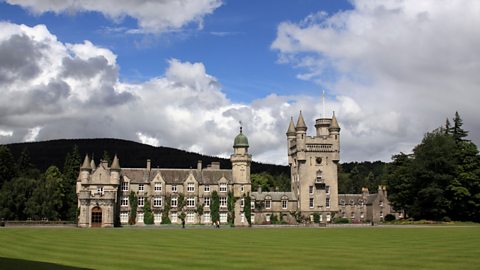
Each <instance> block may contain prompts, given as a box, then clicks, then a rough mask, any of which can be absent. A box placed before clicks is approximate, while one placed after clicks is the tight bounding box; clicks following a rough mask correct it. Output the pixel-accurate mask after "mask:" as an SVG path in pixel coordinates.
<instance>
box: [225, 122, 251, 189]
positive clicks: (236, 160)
mask: <svg viewBox="0 0 480 270" xmlns="http://www.w3.org/2000/svg"><path fill="white" fill-rule="evenodd" d="M248 147H249V145H248V138H247V136H245V135H244V134H243V131H242V127H240V133H239V134H238V135H237V136H236V137H235V140H234V141H233V155H231V157H230V161H231V162H232V174H233V180H234V182H235V183H244V184H247V183H250V163H251V162H252V157H251V155H249V154H248Z"/></svg>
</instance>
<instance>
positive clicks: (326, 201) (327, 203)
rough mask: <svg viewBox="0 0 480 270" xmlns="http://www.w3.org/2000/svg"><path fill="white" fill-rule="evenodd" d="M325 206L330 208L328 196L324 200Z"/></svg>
mask: <svg viewBox="0 0 480 270" xmlns="http://www.w3.org/2000/svg"><path fill="white" fill-rule="evenodd" d="M325 207H327V208H330V198H328V197H327V199H326V200H325Z"/></svg>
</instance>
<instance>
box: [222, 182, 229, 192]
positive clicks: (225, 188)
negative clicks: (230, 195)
mask: <svg viewBox="0 0 480 270" xmlns="http://www.w3.org/2000/svg"><path fill="white" fill-rule="evenodd" d="M220 192H227V184H226V183H221V184H220Z"/></svg>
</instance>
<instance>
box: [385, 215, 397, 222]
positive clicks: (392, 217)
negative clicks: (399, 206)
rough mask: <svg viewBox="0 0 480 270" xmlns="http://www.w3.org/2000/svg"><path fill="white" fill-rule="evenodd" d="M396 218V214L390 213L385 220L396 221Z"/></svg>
mask: <svg viewBox="0 0 480 270" xmlns="http://www.w3.org/2000/svg"><path fill="white" fill-rule="evenodd" d="M395 219H396V218H395V215H393V214H388V215H386V216H385V221H394V220H395Z"/></svg>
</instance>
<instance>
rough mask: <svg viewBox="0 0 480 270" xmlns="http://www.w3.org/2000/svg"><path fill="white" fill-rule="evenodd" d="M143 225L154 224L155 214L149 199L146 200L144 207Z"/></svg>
mask: <svg viewBox="0 0 480 270" xmlns="http://www.w3.org/2000/svg"><path fill="white" fill-rule="evenodd" d="M143 223H145V224H153V213H152V208H151V207H150V200H149V199H148V198H146V199H145V205H144V206H143Z"/></svg>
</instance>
